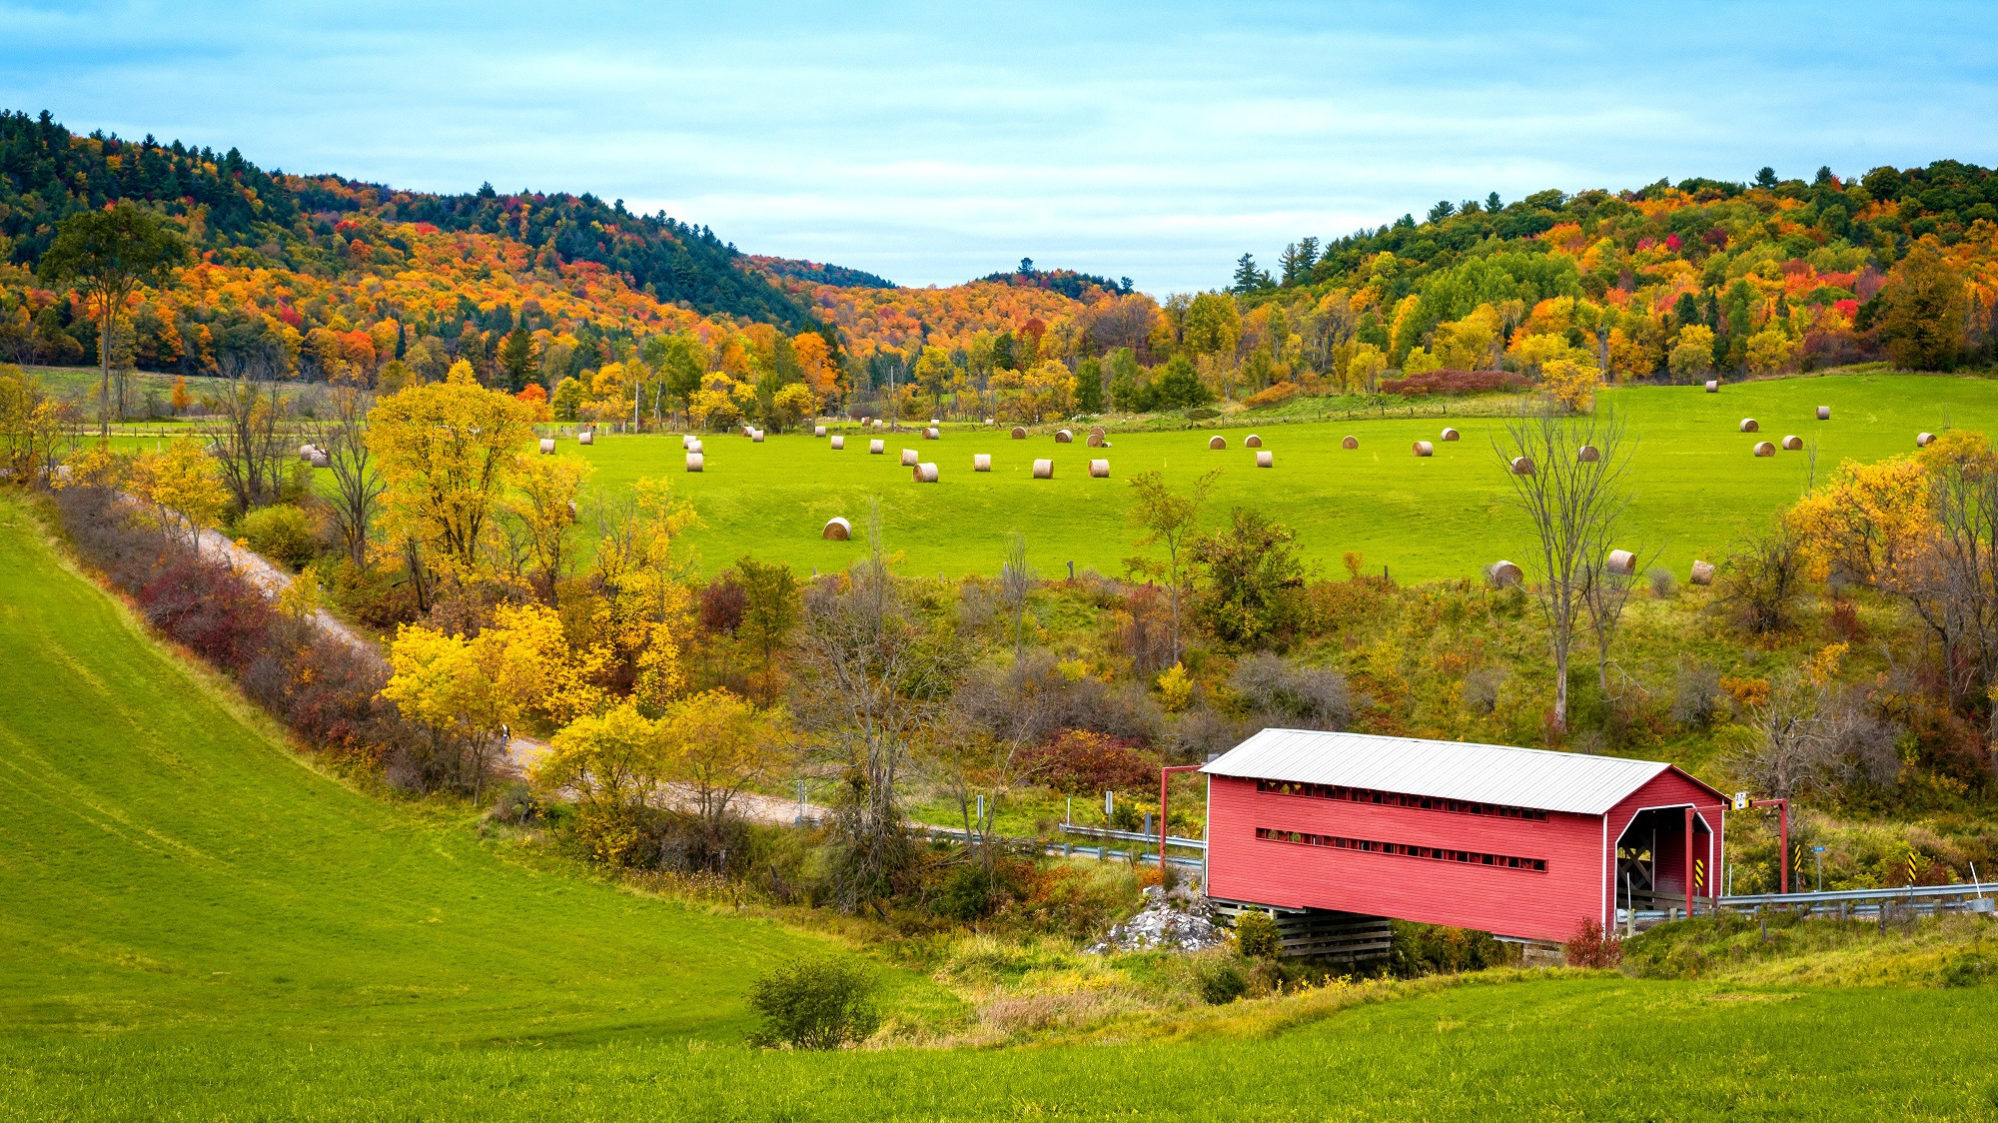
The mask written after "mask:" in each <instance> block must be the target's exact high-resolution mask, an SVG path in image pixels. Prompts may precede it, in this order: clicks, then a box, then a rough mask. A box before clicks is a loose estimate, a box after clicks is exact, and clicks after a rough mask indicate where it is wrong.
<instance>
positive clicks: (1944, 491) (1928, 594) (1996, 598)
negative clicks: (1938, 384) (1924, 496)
mask: <svg viewBox="0 0 1998 1123" xmlns="http://www.w3.org/2000/svg"><path fill="white" fill-rule="evenodd" d="M1930 478H1931V481H1932V482H1931V485H1930V486H1931V495H1932V497H1933V502H1934V505H1935V518H1936V534H1935V537H1934V539H1933V540H1932V541H1931V542H1929V543H1928V545H1927V547H1926V548H1925V549H1924V550H1923V551H1921V553H1920V554H1918V555H1917V556H1916V557H1914V558H1911V559H1907V560H1905V561H1904V562H1903V564H1900V565H1897V566H1896V567H1894V571H1893V573H1892V575H1891V576H1890V578H1889V580H1890V583H1891V585H1892V586H1893V587H1894V588H1895V589H1896V591H1898V592H1900V593H1901V594H1902V595H1903V596H1905V597H1906V598H1907V599H1908V602H1909V604H1910V605H1911V606H1912V607H1913V608H1914V610H1915V613H1916V614H1917V615H1918V616H1920V617H1921V619H1922V621H1923V622H1924V623H1925V624H1927V625H1928V627H1929V629H1930V630H1931V631H1932V632H1934V633H1935V636H1936V639H1937V641H1938V642H1939V643H1940V644H1941V645H1942V661H1943V669H1944V672H1945V675H1946V678H1947V681H1948V683H1949V694H1950V703H1951V705H1952V706H1955V707H1958V708H1960V709H1964V710H1974V709H1975V708H1977V707H1979V706H1983V707H1985V709H1986V719H1985V720H1986V723H1987V730H1988V736H1990V737H1992V738H1998V705H1993V704H1992V699H1991V697H1990V692H1991V690H1992V688H1993V687H1994V686H1998V461H1994V460H1993V459H1992V458H1991V457H1990V456H1989V455H1988V454H1987V455H1985V456H1981V457H1975V458H1966V459H1963V460H1956V461H1949V462H1946V463H1941V464H1937V465H1936V466H1934V467H1933V468H1932V469H1931V472H1930Z"/></svg>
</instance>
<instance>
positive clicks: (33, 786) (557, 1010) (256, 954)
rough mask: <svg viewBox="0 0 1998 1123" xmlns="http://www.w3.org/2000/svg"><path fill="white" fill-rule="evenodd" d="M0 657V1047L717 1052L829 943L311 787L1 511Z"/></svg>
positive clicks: (18, 514) (9, 511)
mask: <svg viewBox="0 0 1998 1123" xmlns="http://www.w3.org/2000/svg"><path fill="white" fill-rule="evenodd" d="M0 667H4V668H6V683H5V688H4V691H0V1036H7V1037H13V1038H16V1039H19V1038H23V1037H28V1038H37V1039H42V1040H47V1039H49V1038H50V1037H52V1036H64V1035H72V1034H125V1033H134V1034H144V1035H148V1036H156V1035H163V1036H165V1037H168V1038H173V1039H194V1038H207V1037H213V1036H217V1035H221V1036H228V1037H235V1038H266V1037H268V1038H276V1039H279V1040H287V1041H290V1040H299V1039H323V1038H339V1039H342V1040H349V1041H352V1040H365V1039H394V1040H400V1041H425V1042H473V1041H493V1040H518V1039H539V1040H547V1039H556V1038H560V1039H595V1038H601V1037H608V1036H618V1035H624V1036H635V1037H642V1038H646V1039H661V1038H684V1037H702V1038H709V1039H717V1040H733V1039H736V1038H739V1037H740V1036H741V1034H742V1033H743V1032H744V1031H745V1029H746V1028H747V1027H748V1026H749V1025H750V1023H751V1015H750V1012H749V1010H748V1009H747V1006H746V1004H745V1002H744V1000H743V997H742V995H743V993H744V991H745V990H746V989H747V986H748V984H749V981H750V980H751V979H752V978H753V977H754V976H755V975H756V974H758V973H759V972H760V971H762V970H764V969H765V968H766V967H767V966H768V965H770V964H773V963H775V962H778V961H780V960H783V959H786V958H788V957H791V956H793V955H796V954H797V953H799V952H801V951H805V950H810V949H815V948H820V947H822V946H823V945H822V944H820V943H819V941H817V940H816V939H814V938H812V937H810V936H807V935H803V934H801V933H798V932H795V931H792V930H789V929H786V928H784V927H781V926H779V925H777V924H773V923H770V922H767V921H761V920H750V919H738V918H735V917H731V916H717V915H712V914H709V913H707V912H703V911H698V910H693V909H689V908H683V907H680V906H677V905H674V904H670V903H665V902H661V901H658V900H654V899H647V898H642V897H638V896H634V895H631V894H628V893H624V892H620V891H619V890H617V889H615V888H613V887H611V886H609V885H607V884H602V883H598V882H594V881H591V880H587V879H583V878H580V877H577V876H575V875H574V874H573V873H571V872H566V870H565V869H564V868H562V867H550V866H548V865H546V864H544V865H541V866H538V867H537V866H535V865H530V864H526V863H524V862H516V861H510V860H508V854H509V853H510V847H508V846H507V845H506V844H504V843H497V842H493V843H486V842H481V841H480V840H479V839H478V837H477V835H476V832H475V831H474V829H473V825H472V823H471V822H470V821H469V820H468V818H467V817H466V816H465V815H464V814H463V813H460V812H453V811H445V810H428V809H424V808H419V807H411V806H397V805H393V804H389V803H384V802H381V801H379V800H376V799H373V798H370V797H368V796H365V795H362V794H359V793H356V792H354V791H352V790H350V789H348V788H346V787H344V786H342V785H341V784H340V783H338V782H336V781H334V780H332V779H329V778H327V777H325V776H322V775H320V774H318V773H316V772H314V771H312V770H311V769H310V768H308V767H307V766H306V765H304V764H303V763H301V762H300V761H299V760H298V759H297V758H295V757H293V756H292V755H291V754H290V753H288V752H287V751H286V750H285V749H284V748H282V747H281V746H280V745H278V744H276V743H274V742H273V740H272V739H271V737H270V736H269V734H268V733H267V731H266V730H265V729H264V728H262V726H261V723H260V722H259V721H257V720H255V719H253V718H250V717H248V716H247V715H246V714H245V713H244V712H242V711H240V710H239V709H237V708H236V707H235V705H232V704H231V703H230V701H229V699H228V698H227V697H226V696H224V695H222V694H221V693H220V692H218V691H217V690H215V689H214V688H213V687H212V686H211V685H210V684H207V683H204V682H203V681H200V680H199V679H197V677H195V676H193V675H191V674H190V672H189V671H188V670H187V669H186V668H184V667H183V666H182V665H181V664H179V663H178V662H177V661H176V660H174V659H173V658H171V657H170V656H168V655H167V654H165V653H164V652H162V651H160V650H159V649H158V648H157V647H155V646H154V645H153V644H152V643H151V642H149V641H148V640H147V639H146V638H145V637H143V636H142V635H140V634H138V633H137V632H135V631H134V627H133V625H132V624H131V623H130V621H129V619H128V617H127V616H126V615H125V614H124V613H123V612H122V611H121V610H120V608H119V607H118V606H117V605H116V604H115V603H114V602H113V601H112V600H110V599H109V598H108V597H106V596H105V595H104V594H103V593H101V592H100V591H99V590H97V589H96V588H95V587H93V586H91V585H89V584H87V583H86V582H85V581H83V580H82V579H81V578H79V577H77V576H75V575H74V574H72V573H70V572H68V571H66V570H65V569H64V568H62V566H61V565H60V564H59V563H58V562H57V560H56V559H55V558H54V557H53V556H52V555H51V554H50V552H49V548H48V547H47V546H46V545H45V544H44V541H43V538H42V533H41V531H40V529H39V527H38V525H37V524H36V523H35V521H34V520H33V519H32V518H30V517H29V516H28V514H27V513H26V512H25V511H24V510H23V509H22V508H21V507H20V506H19V505H18V504H16V503H15V502H14V501H12V500H7V499H4V498H0ZM516 853H517V852H516ZM909 985H912V981H911V980H909V979H907V978H905V977H901V976H894V977H892V978H891V986H892V987H893V988H895V989H896V990H897V991H898V992H906V990H907V988H908V986H909ZM913 985H915V986H916V987H917V988H918V989H919V990H920V991H921V992H922V993H921V994H916V995H906V997H907V998H909V1000H911V1001H916V1002H926V1001H932V1000H934V999H936V997H937V994H936V992H935V991H934V989H933V988H931V987H930V986H929V984H927V983H922V982H914V983H913ZM301 1047H303V1046H301ZM4 1084H5V1081H0V1086H4Z"/></svg>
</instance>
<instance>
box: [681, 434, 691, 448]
mask: <svg viewBox="0 0 1998 1123" xmlns="http://www.w3.org/2000/svg"><path fill="white" fill-rule="evenodd" d="M680 451H681V452H692V451H694V435H693V434H692V433H682V434H680Z"/></svg>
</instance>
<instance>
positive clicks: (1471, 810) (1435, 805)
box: [1256, 780, 1547, 822]
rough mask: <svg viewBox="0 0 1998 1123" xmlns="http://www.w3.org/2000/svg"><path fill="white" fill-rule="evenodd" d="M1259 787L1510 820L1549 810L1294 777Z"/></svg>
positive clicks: (1541, 818) (1538, 817)
mask: <svg viewBox="0 0 1998 1123" xmlns="http://www.w3.org/2000/svg"><path fill="white" fill-rule="evenodd" d="M1256 790H1257V791H1259V792H1265V793H1268V794H1271V795H1302V796H1310V797H1311V798H1313V799H1343V800H1346V801H1348V802H1351V803H1377V804H1381V805H1382V806H1386V807H1413V808H1416V809H1417V810H1421V811H1455V812H1457V813H1458V814H1460V815H1498V816H1501V817H1503V818H1507V819H1530V820H1533V821H1535V822H1545V821H1546V819H1547V812H1545V811H1536V810H1534V809H1533V808H1531V807H1509V806H1507V805H1505V804H1501V803H1478V802H1476V801H1475V800H1468V799H1442V798H1439V797H1436V796H1427V795H1405V794H1403V793H1401V792H1377V791H1374V790H1373V789H1371V788H1347V787H1340V786H1338V785H1336V784H1305V783H1298V782H1295V781H1291V780H1257V781H1256Z"/></svg>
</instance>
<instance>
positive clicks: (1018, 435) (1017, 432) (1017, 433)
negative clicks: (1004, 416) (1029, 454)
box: [1013, 425, 1027, 441]
mask: <svg viewBox="0 0 1998 1123" xmlns="http://www.w3.org/2000/svg"><path fill="white" fill-rule="evenodd" d="M1013 439H1014V440H1016V441H1024V440H1026V439H1027V431H1026V430H1025V429H1022V428H1021V427H1020V426H1018V425H1015V426H1013Z"/></svg>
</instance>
